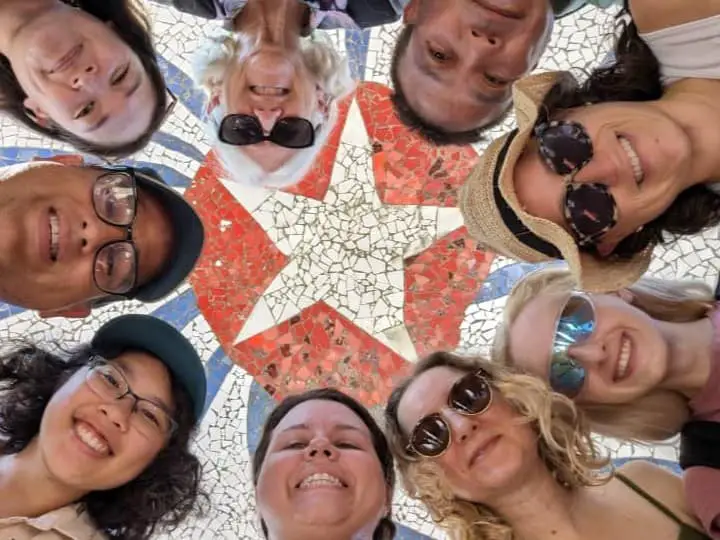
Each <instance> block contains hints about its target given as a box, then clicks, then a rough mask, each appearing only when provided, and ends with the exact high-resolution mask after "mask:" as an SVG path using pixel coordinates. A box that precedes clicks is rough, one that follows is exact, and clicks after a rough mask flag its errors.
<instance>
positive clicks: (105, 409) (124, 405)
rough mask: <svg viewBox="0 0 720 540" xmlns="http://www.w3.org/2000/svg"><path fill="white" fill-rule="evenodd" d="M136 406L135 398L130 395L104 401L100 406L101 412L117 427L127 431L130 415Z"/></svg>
mask: <svg viewBox="0 0 720 540" xmlns="http://www.w3.org/2000/svg"><path fill="white" fill-rule="evenodd" d="M134 408H135V401H134V398H133V397H132V396H129V395H128V396H125V397H124V398H122V399H117V400H115V401H113V402H110V403H103V404H102V405H101V406H100V412H101V413H102V414H103V415H105V416H106V417H107V418H108V420H110V422H112V423H113V425H114V426H115V427H116V428H118V429H119V430H120V431H121V432H125V431H127V430H128V428H129V426H130V417H131V415H132V413H133V410H134Z"/></svg>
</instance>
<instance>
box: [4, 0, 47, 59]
mask: <svg viewBox="0 0 720 540" xmlns="http://www.w3.org/2000/svg"><path fill="white" fill-rule="evenodd" d="M57 5H58V2H57V1H55V0H5V1H4V2H0V54H2V55H3V56H7V55H8V52H9V50H10V46H11V44H12V41H13V39H14V38H15V35H16V34H17V33H18V32H19V31H20V30H21V29H22V27H23V26H25V25H26V24H27V23H29V22H30V21H31V20H33V19H34V18H35V17H37V16H38V15H40V14H42V13H45V12H46V11H48V10H50V9H53V7H55V6H57Z"/></svg>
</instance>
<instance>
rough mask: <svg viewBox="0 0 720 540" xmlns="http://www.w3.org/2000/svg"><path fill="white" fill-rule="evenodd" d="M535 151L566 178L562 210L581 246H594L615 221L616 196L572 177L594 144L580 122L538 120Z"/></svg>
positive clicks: (590, 158) (587, 161) (557, 172)
mask: <svg viewBox="0 0 720 540" xmlns="http://www.w3.org/2000/svg"><path fill="white" fill-rule="evenodd" d="M534 136H535V138H536V139H537V142H538V152H539V154H540V157H541V158H542V159H543V161H544V162H545V164H546V165H547V167H548V168H549V169H550V170H551V171H553V172H554V173H556V174H559V175H561V176H563V177H565V178H564V181H565V200H564V201H563V213H564V216H565V220H566V221H567V223H568V226H569V227H570V230H571V231H572V234H573V236H574V237H575V241H576V242H577V244H578V246H580V247H589V246H594V245H596V244H597V243H598V242H599V241H600V239H601V238H602V237H603V235H605V234H606V233H607V232H608V231H609V230H610V229H612V228H613V227H614V226H615V225H616V224H617V220H618V209H617V203H616V202H615V198H614V197H613V196H612V194H611V193H610V191H609V190H608V187H607V186H606V185H604V184H599V183H580V184H577V183H575V182H574V181H573V178H574V176H575V175H576V174H577V173H578V172H579V171H580V170H581V169H582V168H583V167H585V165H587V164H588V163H590V160H592V157H593V145H592V141H591V140H590V136H589V135H588V133H587V131H586V130H585V128H584V127H583V126H582V124H579V123H577V122H569V121H562V120H557V121H551V122H541V123H539V124H538V125H537V126H536V127H535V129H534Z"/></svg>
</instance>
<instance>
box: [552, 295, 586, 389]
mask: <svg viewBox="0 0 720 540" xmlns="http://www.w3.org/2000/svg"><path fill="white" fill-rule="evenodd" d="M594 330H595V306H594V305H593V303H592V300H590V297H589V296H587V295H585V294H582V293H572V294H571V295H570V298H568V301H567V302H566V303H565V305H564V306H563V308H562V311H561V312H560V316H559V317H558V320H557V324H556V325H555V334H554V336H553V344H552V350H551V351H550V376H549V383H550V388H552V389H553V390H554V391H555V392H557V393H559V394H564V395H566V396H567V397H569V398H574V397H575V396H577V395H578V394H579V393H580V390H582V387H583V385H584V384H585V379H586V377H587V372H586V371H585V368H584V367H583V365H582V364H580V363H579V362H577V361H576V360H574V359H573V358H572V357H571V356H570V355H569V354H568V349H569V348H570V347H572V346H573V345H575V344H577V343H582V342H583V341H586V340H587V339H588V338H589V337H590V336H591V335H592V333H593V331H594Z"/></svg>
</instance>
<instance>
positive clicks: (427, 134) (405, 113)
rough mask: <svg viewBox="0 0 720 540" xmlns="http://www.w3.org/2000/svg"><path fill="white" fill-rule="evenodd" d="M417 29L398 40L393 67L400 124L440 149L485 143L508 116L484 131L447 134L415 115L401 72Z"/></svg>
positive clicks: (409, 27) (394, 100) (410, 27)
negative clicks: (440, 147) (486, 138)
mask: <svg viewBox="0 0 720 540" xmlns="http://www.w3.org/2000/svg"><path fill="white" fill-rule="evenodd" d="M414 29H415V25H413V24H407V25H405V26H404V27H403V29H402V30H401V31H400V35H399V36H398V40H397V42H396V43H395V50H394V51H393V56H392V62H391V64H390V80H391V81H392V85H393V93H392V95H391V97H390V99H391V101H392V104H393V107H394V109H395V114H396V115H397V117H398V118H399V119H400V121H401V122H402V123H403V124H404V125H405V126H407V127H408V128H409V129H410V131H414V132H415V133H417V134H419V135H420V136H421V137H422V138H423V139H425V140H427V141H429V142H431V143H433V144H435V145H438V146H445V145H449V144H457V145H463V144H470V143H475V142H480V141H483V140H485V137H484V136H483V134H484V133H485V132H486V131H488V130H490V129H492V128H494V127H495V126H497V125H499V124H501V123H502V122H503V121H504V120H505V118H506V117H507V113H506V114H502V115H500V117H499V118H497V119H496V120H493V121H492V122H490V123H489V124H487V125H485V126H482V127H477V128H473V129H468V130H466V131H447V130H445V129H444V128H441V127H439V126H436V125H434V124H432V123H430V122H427V121H426V120H425V119H423V118H422V117H421V116H420V115H419V114H418V113H417V112H415V111H414V110H413V108H412V107H411V106H410V104H409V103H408V100H407V97H405V92H404V91H403V88H402V84H400V78H399V77H398V69H399V65H400V60H401V59H402V57H403V55H404V54H405V52H406V51H407V48H408V44H409V43H410V38H411V37H412V33H413V30H414Z"/></svg>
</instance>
